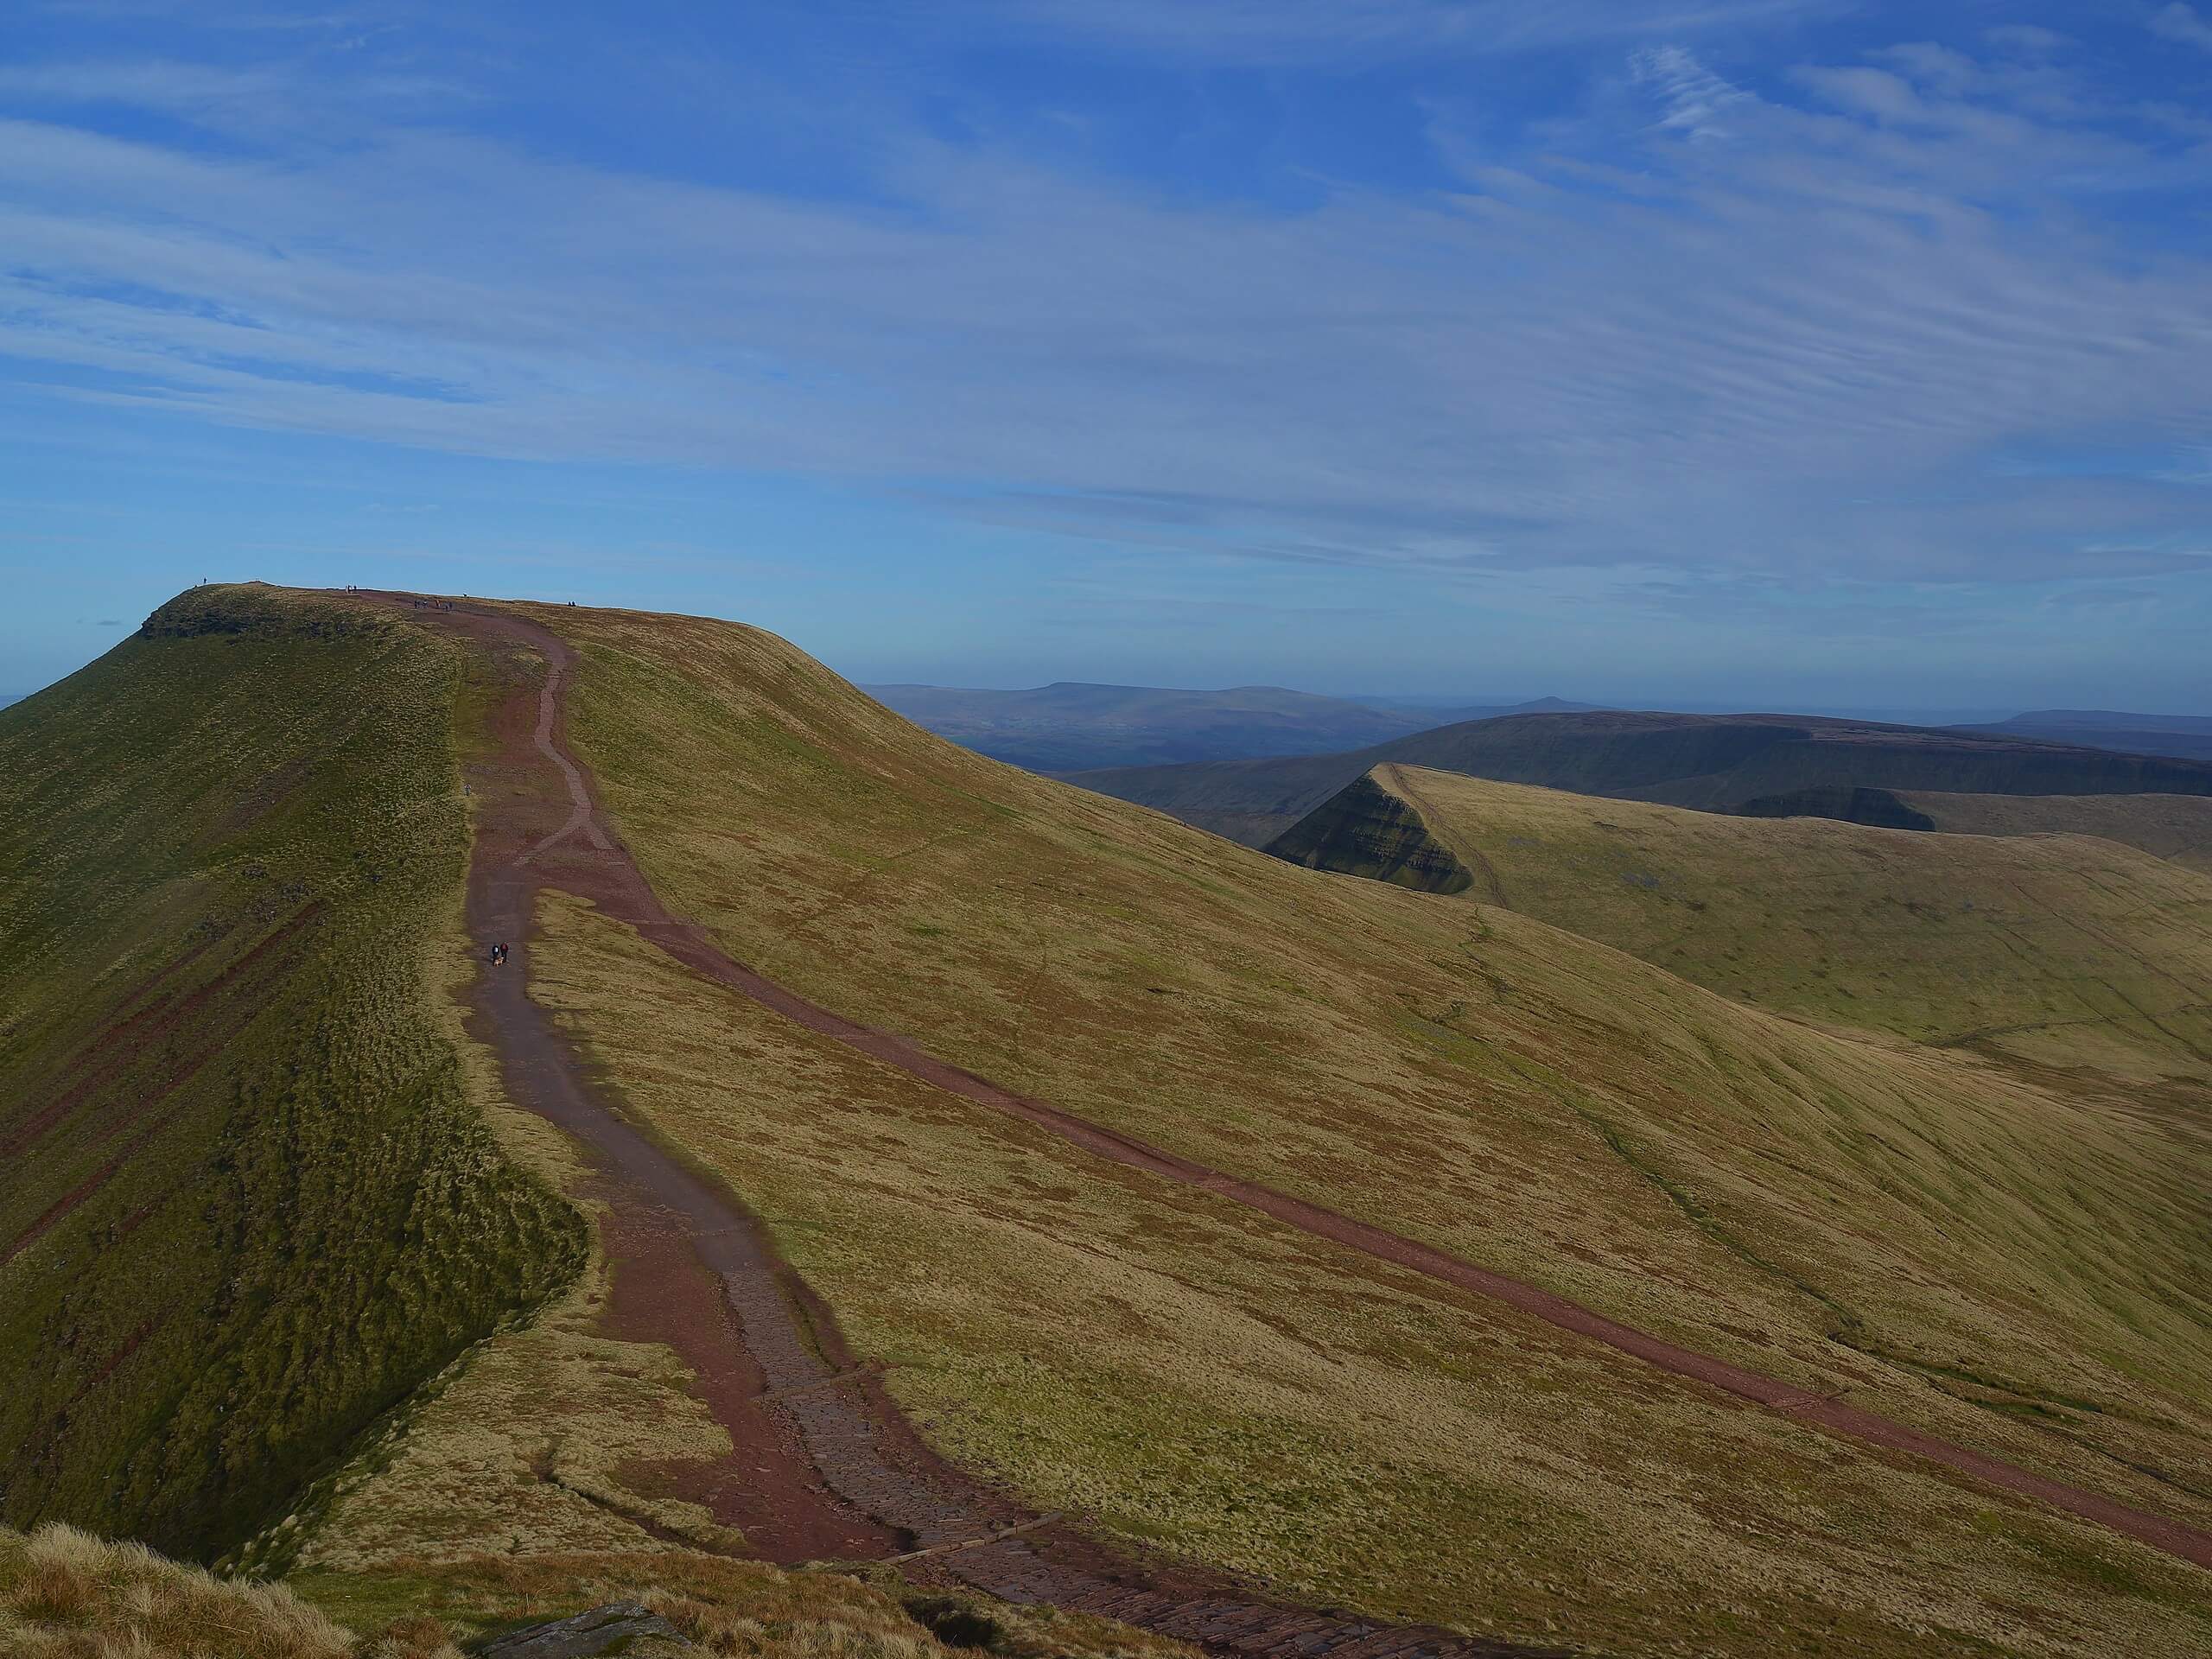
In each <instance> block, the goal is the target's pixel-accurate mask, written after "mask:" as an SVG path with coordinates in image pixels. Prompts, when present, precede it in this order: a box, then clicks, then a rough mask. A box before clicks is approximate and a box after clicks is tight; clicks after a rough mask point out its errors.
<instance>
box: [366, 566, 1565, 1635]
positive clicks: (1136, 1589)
mask: <svg viewBox="0 0 2212 1659" xmlns="http://www.w3.org/2000/svg"><path fill="white" fill-rule="evenodd" d="M363 597H369V598H375V599H381V600H384V601H387V602H396V603H398V604H400V605H410V604H411V602H412V596H411V595H405V594H373V595H363ZM422 620H426V621H428V622H429V623H430V625H431V626H435V627H438V628H440V629H442V630H444V631H448V632H458V633H461V634H462V635H465V636H467V637H468V638H470V639H474V640H475V641H476V642H477V643H478V644H479V645H482V646H483V647H485V648H486V650H487V651H489V652H491V653H492V654H493V657H494V658H499V657H502V656H510V657H511V654H512V652H514V651H515V649H516V648H518V647H519V648H521V649H523V650H525V651H527V652H529V653H530V654H531V656H532V657H534V658H537V659H539V660H542V662H543V664H544V673H543V679H542V682H540V683H536V684H532V683H530V682H529V681H527V680H524V679H523V678H521V677H519V676H517V675H515V674H514V673H513V664H512V661H511V660H510V662H509V663H508V664H507V671H508V673H509V676H510V685H509V695H508V696H506V697H505V699H504V701H503V702H501V703H500V705H499V708H498V709H496V710H495V712H494V715H493V730H492V732H491V736H492V737H493V741H494V745H495V747H494V751H493V753H492V754H491V755H490V756H489V757H487V758H484V759H481V760H474V761H472V762H471V764H470V766H469V768H468V771H469V775H470V778H471V780H472V789H473V790H474V793H475V796H476V798H477V811H476V815H475V836H474V847H473V849H472V854H471V861H470V869H469V880H468V899H467V913H468V925H469V929H470V932H471V935H472V937H474V938H477V939H479V940H482V941H487V942H488V941H494V940H499V941H505V943H506V944H508V945H509V947H510V950H511V953H512V954H511V956H510V958H509V960H508V962H507V963H506V965H505V966H504V967H493V966H492V965H490V964H489V963H480V966H479V969H478V973H477V979H476V983H475V985H474V989H473V992H472V996H471V1010H470V1020H471V1031H472V1033H473V1034H474V1035H476V1036H478V1037H479V1038H480V1039H482V1040H484V1041H486V1042H487V1043H489V1044H490V1045H491V1046H493V1049H494V1051H495V1052H497V1053H498V1055H499V1060H500V1066H501V1074H502V1078H503V1081H504V1083H505V1088H506V1091H507V1093H508V1096H509V1097H510V1098H511V1099H512V1100H513V1101H514V1102H515V1103H517V1104H518V1105H520V1106H523V1107H524V1108H526V1109H530V1110H531V1111H534V1112H536V1113H537V1114H538V1115H539V1116H543V1117H544V1118H546V1119H548V1120H549V1121H550V1122H553V1123H555V1124H556V1125H558V1126H559V1127H560V1128H563V1129H564V1130H566V1131H567V1132H568V1133H569V1134H570V1135H573V1136H574V1137H575V1139H576V1141H579V1142H580V1143H581V1144H582V1147H584V1148H585V1150H586V1151H587V1153H588V1155H589V1158H590V1160H591V1163H592V1165H593V1167H594V1178H593V1183H592V1187H591V1190H590V1192H589V1196H591V1197H593V1198H597V1199H599V1200H601V1202H602V1203H603V1204H604V1205H605V1206H606V1209H605V1212H604V1217H603V1219H602V1222H601V1227H602V1232H603V1236H604V1238H605V1241H606V1247H607V1255H608V1256H609V1259H610V1260H611V1261H613V1262H614V1263H615V1264H616V1271H615V1274H614V1288H613V1296H612V1298H611V1300H612V1303H613V1318H614V1324H615V1326H616V1329H617V1331H618V1332H619V1333H620V1334H622V1335H624V1336H627V1337H632V1338H639V1339H645V1340H652V1341H657V1342H663V1343H665V1344H668V1345H669V1346H671V1348H673V1349H674V1350H675V1351H676V1352H677V1354H678V1355H679V1356H680V1357H682V1358H683V1361H684V1362H685V1363H686V1364H687V1365H689V1366H690V1368H691V1370H692V1371H693V1372H694V1373H695V1375H696V1377H697V1378H698V1387H699V1391H700V1393H701V1395H702V1397H703V1398H704V1400H705V1402H706V1403H707V1405H708V1406H709V1408H710V1409H711V1410H712V1411H713V1413H714V1414H715V1419H716V1421H719V1422H720V1423H721V1425H722V1426H723V1427H724V1428H725V1429H726V1430H727V1431H728V1433H729V1436H730V1440H731V1442H732V1447H733V1449H732V1452H731V1453H730V1454H729V1456H728V1458H727V1459H724V1460H723V1462H722V1465H721V1467H720V1468H718V1469H717V1470H716V1471H715V1472H714V1475H713V1477H712V1478H710V1479H709V1481H708V1482H707V1483H706V1484H704V1485H703V1486H702V1488H701V1490H699V1491H696V1492H693V1491H685V1492H683V1494H682V1495H683V1496H685V1497H695V1498H696V1500H697V1501H699V1502H702V1503H705V1504H706V1505H707V1506H708V1508H709V1510H711V1511H712V1512H713V1513H714V1514H715V1516H716V1518H717V1519H719V1520H721V1522H724V1523H725V1524H728V1525H731V1526H734V1527H736V1528H738V1529H741V1531H742V1532H743V1533H744V1535H745V1537H746V1540H747V1543H748V1544H749V1545H750V1546H751V1547H752V1548H754V1549H756V1550H758V1551H759V1552H760V1554H762V1555H764V1556H766V1557H767V1558H768V1559H769V1560H775V1561H779V1562H782V1563H785V1564H797V1563H799V1562H803V1561H808V1560H912V1561H913V1567H912V1570H915V1571H918V1572H921V1573H926V1574H927V1575H929V1576H930V1577H931V1578H932V1579H935V1580H938V1581H948V1580H949V1581H955V1582H958V1583H963V1584H966V1585H969V1586H974V1587H975V1588H976V1589H979V1590H982V1591H984V1592H988V1593H989V1594H991V1595H994V1596H996V1597H999V1598H1001V1599H1004V1600H1007V1601H1012V1602H1016V1603H1021V1604H1031V1603H1039V1602H1043V1603H1050V1604H1052V1605H1055V1606H1058V1607H1065V1608H1073V1609H1077V1610H1079V1611H1086V1612H1095V1613H1098V1614H1101V1615H1103V1616H1106V1617H1109V1618H1116V1619H1120V1620H1122V1621H1123V1622H1124V1623H1127V1624H1135V1625H1139V1626H1141V1627H1143V1628H1145V1629H1148V1630H1157V1631H1159V1632H1160V1633H1161V1634H1162V1635H1166V1636H1173V1637H1179V1638H1180V1639H1182V1640H1185V1641H1188V1642H1192V1643H1198V1645H1200V1646H1202V1647H1205V1648H1208V1649H1214V1650H1217V1651H1219V1652H1222V1653H1225V1654H1227V1653H1234V1654H1240V1655H1252V1656H1267V1659H1316V1656H1323V1655H1325V1656H1329V1659H1566V1656H1565V1655H1564V1654H1563V1653H1561V1652H1560V1650H1559V1649H1552V1648H1535V1647H1529V1646H1525V1645H1520V1644H1515V1643H1503V1642H1492V1641H1486V1640H1484V1639H1481V1638H1479V1637H1467V1636H1463V1635H1460V1634H1459V1633H1458V1632H1456V1631H1452V1630H1445V1629H1442V1628H1440V1627H1439V1626H1435V1625H1392V1624H1382V1623H1379V1622H1377V1621H1374V1620H1370V1619H1363V1618H1357V1617H1356V1616H1353V1615H1350V1614H1345V1613H1342V1612H1334V1611H1323V1610H1318V1609H1313V1608H1306V1607H1295V1606H1287V1605H1281V1604H1279V1603H1274V1602H1268V1601H1263V1600H1260V1599H1255V1598H1253V1597H1252V1596H1251V1595H1250V1594H1249V1593H1248V1592H1243V1591H1240V1590H1238V1589H1236V1588H1235V1587H1234V1586H1230V1585H1228V1584H1226V1583H1225V1582H1224V1581H1223V1580H1219V1579H1218V1578H1217V1577H1216V1576H1214V1575H1210V1574H1207V1573H1203V1572H1200V1571H1198V1570H1195V1569H1185V1568H1181V1567H1164V1566H1160V1565H1158V1564H1151V1563H1146V1564H1140V1563H1137V1562H1135V1561H1132V1560H1127V1559H1124V1558H1122V1557H1121V1556H1119V1555H1118V1554H1116V1553H1115V1552H1113V1551H1112V1550H1110V1549H1109V1548H1106V1547H1104V1546H1103V1545H1102V1544H1101V1543H1100V1542H1099V1541H1096V1540H1093V1539H1090V1538H1088V1537H1086V1536H1084V1535H1082V1534H1080V1533H1078V1532H1077V1531H1076V1530H1075V1529H1072V1528H1071V1527H1069V1526H1067V1525H1065V1523H1063V1522H1060V1521H1059V1520H1058V1517H1056V1516H1039V1515H1036V1514H1034V1513H1033V1512H1031V1511H1029V1510H1025V1509H1023V1508H1021V1507H1020V1506H1019V1505H1018V1504H1016V1503H1013V1502H1012V1501H1010V1500H1009V1499H1007V1497H1004V1496H1003V1495H1001V1494H999V1493H997V1492H995V1491H991V1490H989V1489H988V1488H987V1487H985V1486H983V1485H982V1484H979V1483H977V1482H975V1481H972V1480H969V1479H968V1478H964V1477H963V1476H962V1475H961V1473H960V1472H959V1471H957V1470H956V1469H954V1468H952V1467H950V1465H947V1464H945V1463H944V1461H943V1460H942V1459H939V1458H938V1457H937V1456H935V1455H934V1454H933V1453H932V1452H931V1451H930V1450H929V1449H928V1447H927V1446H925V1445H924V1444H923V1442H922V1440H920V1438H919V1436H918V1435H917V1434H916V1433H914V1432H913V1430H912V1427H911V1426H910V1425H909V1424H908V1423H907V1422H906V1419H905V1418H904V1416H903V1415H902V1414H900V1413H899V1409H898V1408H897V1405H896V1403H895V1402H893V1400H892V1399H891V1397H890V1395H889V1394H888V1393H887V1390H886V1389H884V1387H883V1384H882V1381H881V1378H880V1375H879V1374H877V1373H876V1372H875V1371H874V1370H871V1369H870V1368H868V1367H867V1366H864V1365H861V1364H858V1363H855V1357H854V1356H853V1355H852V1354H851V1353H850V1352H849V1351H848V1350H847V1348H846V1346H845V1344H844V1341H843V1338H842V1336H841V1335H840V1333H839V1332H838V1331H837V1328H836V1321H835V1319H833V1318H832V1317H831V1316H830V1314H829V1310H828V1309H827V1308H826V1307H825V1306H823V1303H822V1302H821V1300H820V1299H819V1298H818V1297H817V1296H815V1295H814V1294H812V1293H811V1292H810V1290H809V1289H808V1287H806V1286H805V1285H804V1283H803V1282H802V1281H800V1280H799V1279H798V1276H797V1274H794V1273H792V1272H791V1269H790V1268H789V1267H788V1266H787V1265H786V1264H785V1263H784V1262H782V1261H780V1260H779V1258H778V1257H777V1255H775V1252H774V1249H773V1247H772V1245H771V1243H769V1240H768V1238H767V1236H766V1232H765V1230H763V1229H762V1228H761V1226H760V1223H759V1221H758V1220H757V1218H756V1217H753V1216H752V1215H751V1214H750V1213H748V1212H747V1210H746V1209H745V1207H744V1206H743V1205H742V1204H741V1203H740V1202H739V1201H738V1200H737V1199H736V1198H734V1197H733V1196H731V1195H730V1194H728V1192H723V1191H721V1190H720V1189H719V1188H717V1187H716V1186H715V1185H712V1184H711V1183H710V1182H709V1181H707V1180H703V1179H701V1178H700V1177H699V1176H697V1175H696V1174H694V1173H692V1172H691V1171H690V1170H689V1169H687V1168H686V1167H684V1166H683V1164H682V1163H681V1162H679V1161H678V1160H677V1159H676V1158H675V1157H673V1156H671V1154H669V1153H668V1152H666V1151H665V1150H664V1149H663V1148H662V1147H660V1146H659V1145H658V1144H657V1143H656V1142H655V1141H653V1140H652V1138H651V1137H650V1136H649V1135H645V1133H643V1132H641V1130H640V1129H639V1127H638V1126H636V1125H635V1124H633V1123H632V1122H629V1121H628V1120H627V1119H626V1117H625V1116H623V1114H622V1113H621V1112H620V1110H619V1109H616V1108H614V1107H613V1106H612V1105H610V1104H609V1103H607V1101H606V1100H605V1099H604V1098H602V1097H601V1095H600V1094H599V1092H598V1091H597V1090H595V1089H594V1086H593V1084H592V1083H591V1081H590V1076H589V1072H588V1068H587V1067H586V1065H584V1063H583V1060H582V1056H581V1055H579V1054H578V1053H577V1052H576V1051H575V1046H573V1045H572V1044H571V1043H570V1042H569V1040H568V1039H567V1037H566V1036H565V1035H564V1034H563V1033H562V1032H561V1031H560V1030H559V1028H558V1027H556V1026H555V1025H554V1023H553V1022H552V1020H550V1018H549V1017H548V1016H547V1015H546V1014H545V1013H544V1011H543V1009H541V1008H540V1007H538V1006H537V1004H536V1003H535V1002H534V1001H531V997H530V995H529V989H528V986H529V976H530V935H531V918H532V915H533V912H534V909H535V904H536V899H537V893H539V892H540V891H542V890H543V889H546V888H558V889H560V890H562V891H563V892H568V893H575V894H577V895H579V896H581V897H583V898H585V899H589V900H591V901H592V902H593V903H594V904H595V905H597V906H599V907H600V908H601V910H602V911H603V912H605V913H607V915H609V916H612V917H613V918H616V919H618V920H620V921H623V922H626V923H627V924H628V925H631V926H632V927H634V928H636V929H637V930H638V931H639V933H640V934H642V935H643V936H644V937H645V938H648V939H650V940H652V941H653V942H654V943H655V944H658V945H660V946H661V947H662V948H663V949H664V950H668V951H669V953H670V954H671V955H672V956H674V957H677V958H678V959H679V960H681V961H683V962H684V963H687V964H688V965H690V966H692V967H694V968H696V969H699V971H701V972H702V973H704V974H707V975H708V976H709V977H711V978H714V979H715V980H718V981H721V982H722V983H724V984H727V985H730V986H732V987H734V988H738V989H741V990H743V991H745V992H746V993H747V995H753V996H756V997H757V998H758V999H759V1000H761V1001H765V1002H766V1003H767V1004H768V1006H771V1007H776V1008H778V1010H779V1012H784V1013H786V1014H791V1017H793V1018H794V1019H798V1020H802V1022H803V1023H805V1024H807V1025H809V1026H810V1027H814V1028H816V1029H824V1030H827V1029H829V1027H824V1026H822V1025H821V1024H819V1023H818V1022H819V1021H823V1020H834V1019H835V1016H832V1015H829V1014H826V1013H825V1012H823V1010H820V1009H817V1008H814V1007H812V1005H810V1004H806V1003H804V1002H800V1001H798V1000H797V999H789V998H787V997H786V996H785V994H784V993H782V992H781V991H780V990H779V988H776V987H774V986H772V985H770V984H769V983H768V982H766V981H763V980H760V979H759V978H758V977H757V976H752V975H750V974H748V973H747V971H746V970H745V969H741V968H740V967H739V966H738V965H737V964H736V963H733V962H731V961H729V960H728V957H723V956H721V954H720V953H719V952H718V951H715V950H714V949H713V947H712V946H711V945H710V944H707V943H705V942H704V941H703V940H702V939H701V938H699V937H697V936H696V933H695V932H694V931H692V930H689V929H686V928H683V927H682V926H680V925H678V924H677V923H676V922H674V921H672V920H671V918H669V916H668V914H667V912H665V911H664V909H663V908H662V907H661V906H660V904H659V902H658V899H655V897H654V896H653V893H652V889H651V888H650V887H648V886H647V885H646V883H645V879H644V877H643V876H642V875H641V874H639V871H638V868H637V865H636V864H635V862H634V861H632V859H631V858H630V856H629V855H628V854H627V852H626V850H624V849H622V848H621V847H620V844H619V843H618V842H616V841H615V840H614V839H613V837H612V836H610V835H609V834H608V833H607V829H606V827H605V825H604V824H603V823H601V820H600V818H599V816H598V813H597V810H596V808H595V806H594V803H593V800H592V798H591V793H590V787H589V780H588V776H587V774H586V773H585V772H584V771H583V769H582V767H581V766H579V765H578V764H577V763H576V761H575V758H574V756H572V755H570V754H569V753H568V751H567V748H566V747H565V745H564V744H563V742H562V741H561V724H562V690H563V686H564V684H565V682H566V679H567V677H568V675H569V672H570V670H571V668H572V665H573V664H574V662H575V654H574V652H571V651H570V650H569V647H568V646H567V645H565V644H563V642H562V641H561V640H560V639H557V638H556V637H555V636H554V635H553V634H551V633H550V632H547V631H546V630H544V629H543V628H541V627H538V626H535V625H534V624H531V623H529V622H526V621H524V620H521V619H519V618H517V617H512V616H507V615H502V614H499V613H485V612H474V611H466V612H465V611H461V610H460V609H458V608H456V609H455V610H454V611H451V612H446V611H439V612H435V613H427V612H426V613H423V618H422ZM856 1029H857V1028H855V1030H856ZM833 1034H835V1033H833ZM914 1558H919V1559H914Z"/></svg>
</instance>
